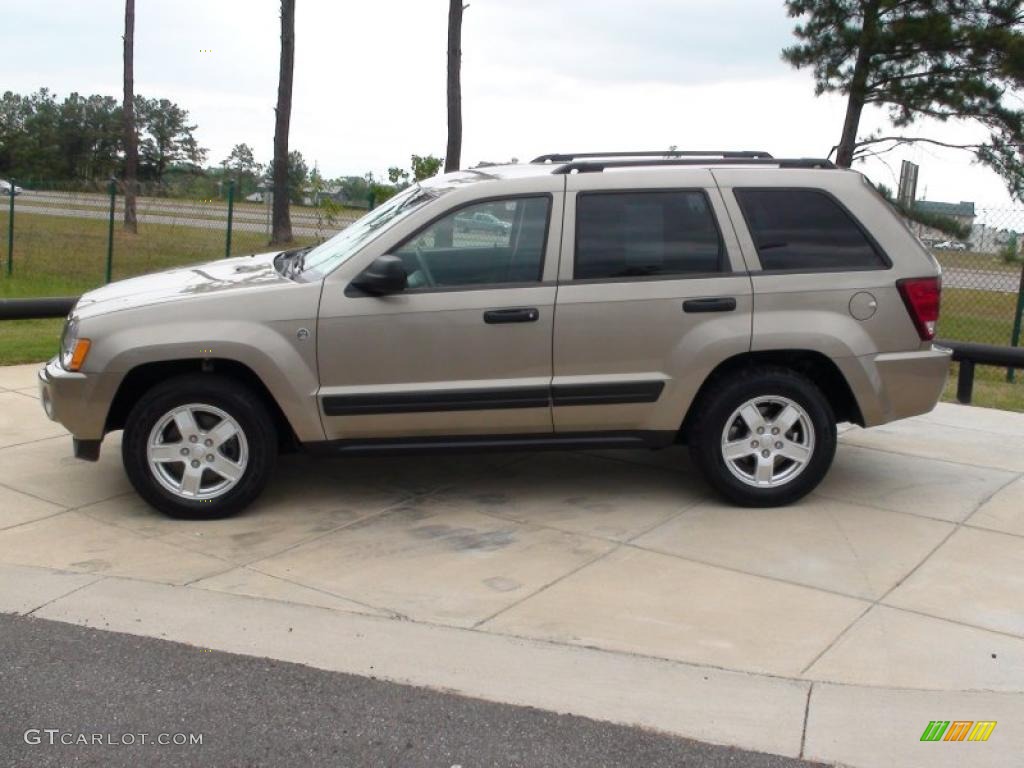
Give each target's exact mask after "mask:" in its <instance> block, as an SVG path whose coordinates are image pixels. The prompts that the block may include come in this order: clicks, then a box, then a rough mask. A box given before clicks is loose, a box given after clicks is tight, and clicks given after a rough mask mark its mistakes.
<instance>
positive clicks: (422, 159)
mask: <svg viewBox="0 0 1024 768" xmlns="http://www.w3.org/2000/svg"><path fill="white" fill-rule="evenodd" d="M411 162H412V178H413V181H423V180H424V179H429V178H430V177H432V176H437V174H438V173H440V171H441V166H443V165H444V158H441V157H434V156H433V155H423V156H420V155H413V156H412V158H411Z"/></svg>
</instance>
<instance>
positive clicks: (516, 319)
mask: <svg viewBox="0 0 1024 768" xmlns="http://www.w3.org/2000/svg"><path fill="white" fill-rule="evenodd" d="M539 318H540V312H539V311H538V310H537V309H536V308H534V307H516V308H514V309H489V310H487V311H486V312H484V322H485V323H487V324H488V325H499V324H501V323H535V322H537V320H538V319H539Z"/></svg>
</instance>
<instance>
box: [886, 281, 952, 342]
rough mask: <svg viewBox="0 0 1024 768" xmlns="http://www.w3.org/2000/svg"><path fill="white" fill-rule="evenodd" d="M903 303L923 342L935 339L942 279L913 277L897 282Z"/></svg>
mask: <svg viewBox="0 0 1024 768" xmlns="http://www.w3.org/2000/svg"><path fill="white" fill-rule="evenodd" d="M896 287H897V288H899V290H900V296H902V297H903V303H904V304H906V305H907V312H909V313H910V319H911V320H913V321H914V327H915V328H917V334H918V335H919V336H920V337H921V341H931V340H932V339H934V338H935V326H936V324H937V323H938V322H939V303H940V301H941V298H942V278H941V277H911V278H907V279H905V280H897V281H896Z"/></svg>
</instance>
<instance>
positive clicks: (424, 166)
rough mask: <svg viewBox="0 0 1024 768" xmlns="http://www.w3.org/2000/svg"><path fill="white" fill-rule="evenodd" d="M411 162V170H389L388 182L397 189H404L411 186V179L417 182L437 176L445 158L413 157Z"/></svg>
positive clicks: (392, 168) (394, 168) (396, 168)
mask: <svg viewBox="0 0 1024 768" xmlns="http://www.w3.org/2000/svg"><path fill="white" fill-rule="evenodd" d="M409 162H410V168H409V170H404V169H402V168H399V167H397V166H392V167H391V168H388V181H390V182H391V183H392V184H393V185H395V187H396V188H397V189H404V188H405V187H407V186H409V183H410V179H411V180H412V181H413V182H416V181H423V180H424V179H429V178H431V177H432V176H437V174H438V173H440V171H441V166H443V165H444V158H441V157H434V156H433V155H413V156H412V157H411V158H410V159H409Z"/></svg>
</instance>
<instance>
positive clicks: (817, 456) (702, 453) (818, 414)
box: [690, 368, 836, 507]
mask: <svg viewBox="0 0 1024 768" xmlns="http://www.w3.org/2000/svg"><path fill="white" fill-rule="evenodd" d="M716 384H717V385H718V386H715V387H714V388H713V389H712V390H711V391H710V392H709V393H708V394H707V395H705V396H704V397H703V398H702V399H701V401H700V403H698V408H699V411H698V414H699V415H698V417H697V420H696V423H695V424H694V426H693V429H692V431H691V435H690V452H691V455H692V457H693V461H694V463H695V464H696V465H697V466H698V467H700V469H701V471H702V472H703V473H704V475H705V477H706V478H707V479H708V481H709V482H710V483H711V485H712V486H713V487H714V488H715V489H716V490H717V491H718V492H719V493H721V494H722V495H723V496H725V497H726V498H728V499H729V500H730V501H732V502H734V503H736V504H741V505H743V506H748V507H774V506H780V505H783V504H789V503H791V502H793V501H796V500H797V499H799V498H801V497H803V496H805V495H806V494H808V493H810V492H811V491H812V490H814V488H815V487H816V486H817V485H818V483H820V482H821V480H822V478H823V477H824V476H825V473H826V472H828V468H829V467H830V466H831V464H832V459H833V457H834V456H835V451H836V423H835V416H834V414H833V412H832V408H831V406H830V405H829V402H828V399H827V398H826V397H825V396H824V394H822V392H821V390H820V389H818V387H817V386H815V384H814V383H813V382H812V381H810V380H809V379H807V378H806V377H804V376H802V375H800V374H799V373H797V372H795V371H792V370H789V369H785V368H757V369H754V370H753V371H751V372H750V373H748V374H747V375H745V376H743V378H737V379H734V380H731V381H729V380H723V381H719V382H716Z"/></svg>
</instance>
